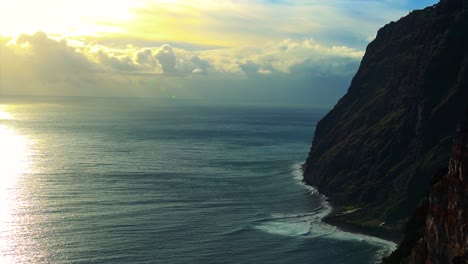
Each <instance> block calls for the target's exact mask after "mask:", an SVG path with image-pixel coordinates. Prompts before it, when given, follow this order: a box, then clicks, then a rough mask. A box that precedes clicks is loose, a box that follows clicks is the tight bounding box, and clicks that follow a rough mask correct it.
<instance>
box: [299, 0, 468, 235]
mask: <svg viewBox="0 0 468 264" xmlns="http://www.w3.org/2000/svg"><path fill="white" fill-rule="evenodd" d="M467 98H468V0H442V1H441V2H440V3H439V4H437V5H435V6H433V7H428V8H426V9H424V10H419V11H413V12H412V13H410V14H409V15H408V16H406V17H404V18H402V19H400V20H399V21H397V22H392V23H390V24H388V25H386V26H385V27H383V28H382V29H380V30H379V32H378V34H377V37H376V39H375V40H374V41H373V42H371V43H370V44H369V46H368V47H367V50H366V54H365V56H364V58H363V60H362V62H361V65H360V67H359V70H358V72H357V73H356V76H355V77H354V79H353V81H352V83H351V86H350V87H349V90H348V92H347V94H346V95H345V96H344V97H343V98H342V99H341V100H340V101H339V102H338V103H337V104H336V106H335V107H334V108H333V110H332V111H331V112H329V113H328V114H327V115H326V116H325V117H324V118H323V119H322V120H321V121H320V122H319V124H318V126H317V129H316V132H315V137H314V140H313V143H312V148H311V150H310V153H309V156H308V158H307V160H306V162H305V164H304V180H305V181H306V182H307V183H309V184H311V185H314V186H316V187H317V188H318V189H319V191H320V192H322V193H324V194H325V195H327V196H328V197H330V199H331V200H332V201H333V202H334V203H335V204H336V205H341V206H343V208H355V209H356V208H360V210H353V212H355V213H352V214H346V217H345V218H344V219H343V221H347V222H349V223H356V224H357V223H359V224H361V225H365V226H384V227H385V226H387V227H392V226H397V225H398V224H399V223H400V222H401V220H402V219H405V218H407V217H408V216H409V215H410V213H411V212H412V211H413V210H414V208H415V207H416V205H417V204H418V202H419V201H420V199H421V198H422V197H423V195H424V194H425V193H426V192H427V191H428V189H429V183H430V179H431V177H430V175H432V173H433V171H434V170H435V169H436V168H440V167H445V166H446V164H447V162H448V161H449V159H450V154H451V145H452V142H453V138H454V136H455V133H454V131H453V128H454V127H456V124H457V121H458V120H460V118H461V117H462V113H463V109H464V107H465V106H466V105H467ZM353 217H354V218H353Z"/></svg>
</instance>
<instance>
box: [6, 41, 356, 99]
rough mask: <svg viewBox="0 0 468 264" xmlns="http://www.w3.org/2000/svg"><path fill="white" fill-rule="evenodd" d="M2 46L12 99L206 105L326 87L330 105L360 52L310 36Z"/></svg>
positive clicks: (292, 94) (286, 95)
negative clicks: (196, 45)
mask: <svg viewBox="0 0 468 264" xmlns="http://www.w3.org/2000/svg"><path fill="white" fill-rule="evenodd" d="M5 42H6V41H4V42H3V44H2V51H3V54H2V61H1V62H0V63H1V64H2V68H3V69H6V70H3V71H2V74H3V84H5V85H4V86H3V88H2V90H0V92H4V93H6V92H8V93H16V94H47V95H107V96H109V95H112V96H145V97H147V96H156V97H158V96H172V95H177V97H178V98H187V97H190V98H204V99H207V98H211V100H214V99H213V98H215V97H216V98H218V99H219V98H221V97H223V96H225V98H226V99H227V98H228V97H229V98H231V99H229V100H234V98H236V100H240V99H241V97H242V95H245V96H249V97H251V98H250V100H255V98H257V99H258V100H260V99H261V100H268V98H273V97H271V96H272V95H271V96H270V97H268V96H267V95H268V94H269V91H270V92H272V93H274V94H275V100H280V99H281V98H283V99H284V98H290V99H288V100H293V99H294V98H296V99H297V100H299V99H300V100H304V98H302V97H303V96H298V94H299V93H304V94H312V95H314V96H315V94H316V93H311V92H309V91H308V90H307V89H313V90H314V91H315V90H317V89H321V88H319V87H327V89H329V91H324V90H322V91H321V92H322V93H323V94H324V95H325V96H326V97H327V96H328V98H329V99H327V100H328V101H333V100H334V99H330V98H335V97H336V98H337V97H338V96H339V93H338V92H337V91H344V89H345V88H347V87H346V80H350V79H351V76H352V75H353V74H354V72H355V71H356V69H357V66H358V64H359V61H360V59H361V57H362V55H363V51H360V50H357V49H353V48H350V47H347V46H342V45H332V46H327V45H323V44H320V43H318V42H316V41H314V40H312V39H303V40H294V39H285V40H281V41H278V42H269V43H265V44H262V45H261V44H258V45H256V46H239V47H234V48H218V49H210V50H203V49H202V50H187V49H183V48H180V47H174V46H172V45H168V44H164V45H161V46H155V47H150V46H148V47H135V46H131V45H128V46H126V47H124V48H121V49H119V48H115V47H114V48H112V47H106V46H103V45H101V44H99V43H96V42H86V41H83V40H73V39H72V40H65V39H53V38H51V37H50V36H47V35H46V34H44V33H36V34H33V35H22V36H20V37H19V38H18V39H17V40H16V41H13V42H12V41H10V43H11V44H10V45H6V44H5ZM192 77H193V78H192ZM210 85H212V86H216V87H220V86H222V87H224V88H223V89H222V90H216V89H214V88H213V87H208V86H210ZM311 87H315V88H311ZM339 87H341V88H339ZM340 89H341V90H340ZM221 91H222V92H221ZM252 93H253V94H252ZM255 93H257V94H258V97H256V95H255ZM215 95H216V96H215ZM334 96H335V97H334ZM324 100H325V99H324Z"/></svg>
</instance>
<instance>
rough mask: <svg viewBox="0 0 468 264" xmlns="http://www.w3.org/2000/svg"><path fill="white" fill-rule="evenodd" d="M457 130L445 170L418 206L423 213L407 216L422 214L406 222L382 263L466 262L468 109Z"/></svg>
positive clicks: (467, 240) (467, 236) (467, 241)
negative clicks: (395, 246) (401, 237)
mask: <svg viewBox="0 0 468 264" xmlns="http://www.w3.org/2000/svg"><path fill="white" fill-rule="evenodd" d="M457 132H458V137H457V139H456V141H455V143H454V148H453V157H452V159H451V160H450V162H449V168H448V172H447V173H445V174H444V175H443V176H442V177H440V178H439V179H438V180H436V181H435V182H434V184H433V186H432V189H431V192H430V193H429V195H428V198H427V199H426V201H425V202H424V203H423V204H422V205H421V206H420V208H419V209H418V210H419V211H423V212H424V213H423V214H421V213H420V212H418V211H416V212H415V213H414V214H413V216H412V217H411V218H410V219H415V218H417V217H418V216H423V218H419V219H418V220H417V221H416V222H415V223H416V226H410V225H411V221H409V222H408V224H407V228H406V231H405V237H404V240H403V242H402V243H401V244H400V246H399V247H398V249H397V250H396V251H395V252H393V253H392V255H390V256H389V257H388V258H386V259H385V261H384V263H386V264H393V263H395V264H396V263H409V264H432V263H461V264H465V263H468V113H467V115H466V118H465V121H464V122H463V123H461V124H460V125H459V127H458V131H457ZM415 230H417V232H418V233H417V234H412V233H411V231H415ZM420 230H422V231H423V232H421V233H419V231H420Z"/></svg>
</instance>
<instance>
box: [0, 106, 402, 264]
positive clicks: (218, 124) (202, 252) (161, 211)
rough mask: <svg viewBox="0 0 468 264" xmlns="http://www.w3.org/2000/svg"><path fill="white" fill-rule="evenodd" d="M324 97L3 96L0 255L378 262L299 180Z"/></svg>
mask: <svg viewBox="0 0 468 264" xmlns="http://www.w3.org/2000/svg"><path fill="white" fill-rule="evenodd" d="M326 111H327V110H326V109H316V108H299V107H267V106H262V107H252V106H202V105H196V104H191V103H189V102H177V101H155V100H150V99H118V98H109V99H86V98H50V99H41V100H33V101H25V100H19V99H15V100H9V101H8V100H4V101H3V103H0V263H168V264H178V263H191V264H193V263H200V264H210V263H236V264H237V263H239V264H240V263H257V264H258V263H281V264H284V263H295V264H300V263H319V264H321V263H332V264H333V263H359V264H362V263H375V262H376V261H378V260H379V259H380V258H381V257H382V255H384V254H386V253H388V252H389V250H391V249H392V248H394V244H392V243H390V242H386V241H384V240H380V239H377V238H372V237H368V236H363V235H358V234H351V233H347V232H343V231H341V230H340V229H338V228H336V227H333V226H329V225H327V224H324V223H322V222H321V218H322V217H323V216H324V215H326V214H327V213H328V212H329V210H330V206H329V205H328V204H327V203H326V202H325V200H324V198H323V197H321V196H320V195H318V194H317V193H316V192H315V191H314V189H313V188H311V187H306V186H305V185H303V184H302V182H301V181H300V179H301V175H300V164H301V163H302V162H303V161H304V160H305V158H306V157H307V153H308V150H309V147H310V143H311V140H312V136H313V132H314V129H315V125H316V123H317V122H318V120H319V119H320V118H321V117H322V116H323V115H324V114H325V113H326Z"/></svg>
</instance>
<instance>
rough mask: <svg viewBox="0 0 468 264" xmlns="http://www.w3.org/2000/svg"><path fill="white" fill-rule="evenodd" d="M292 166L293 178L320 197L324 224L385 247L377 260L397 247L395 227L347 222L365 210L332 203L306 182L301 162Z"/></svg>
mask: <svg viewBox="0 0 468 264" xmlns="http://www.w3.org/2000/svg"><path fill="white" fill-rule="evenodd" d="M294 167H295V168H294V171H295V172H294V174H295V175H294V176H295V177H294V178H295V179H296V180H297V181H298V182H299V183H300V185H302V186H303V187H304V188H306V189H307V190H308V191H309V193H310V195H311V196H314V197H320V199H321V201H322V206H323V208H324V209H323V217H321V221H322V222H323V223H324V224H327V225H330V226H334V227H336V228H337V229H338V231H340V232H343V233H348V234H349V235H353V236H356V237H359V238H360V239H361V240H362V241H366V242H368V243H371V244H379V245H380V246H381V247H385V249H382V250H380V251H379V252H377V253H376V257H377V258H378V259H376V260H375V261H377V262H379V261H380V260H381V258H383V257H385V256H387V255H389V254H390V253H391V252H393V251H394V250H395V249H396V248H397V245H398V243H399V241H400V238H401V237H400V235H399V234H398V232H396V231H395V229H391V228H388V227H386V226H385V225H384V224H383V225H381V226H379V227H378V228H375V229H374V228H371V227H368V226H364V225H360V224H354V223H350V222H347V220H348V219H354V218H356V217H357V216H360V215H364V214H365V213H366V210H365V209H363V208H343V207H340V206H336V205H334V204H333V203H332V202H331V201H330V199H329V198H328V197H326V196H325V195H323V194H321V193H319V191H318V190H317V188H315V187H314V186H312V185H309V184H307V183H306V182H305V181H304V180H303V170H302V164H297V165H295V166H294Z"/></svg>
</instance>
